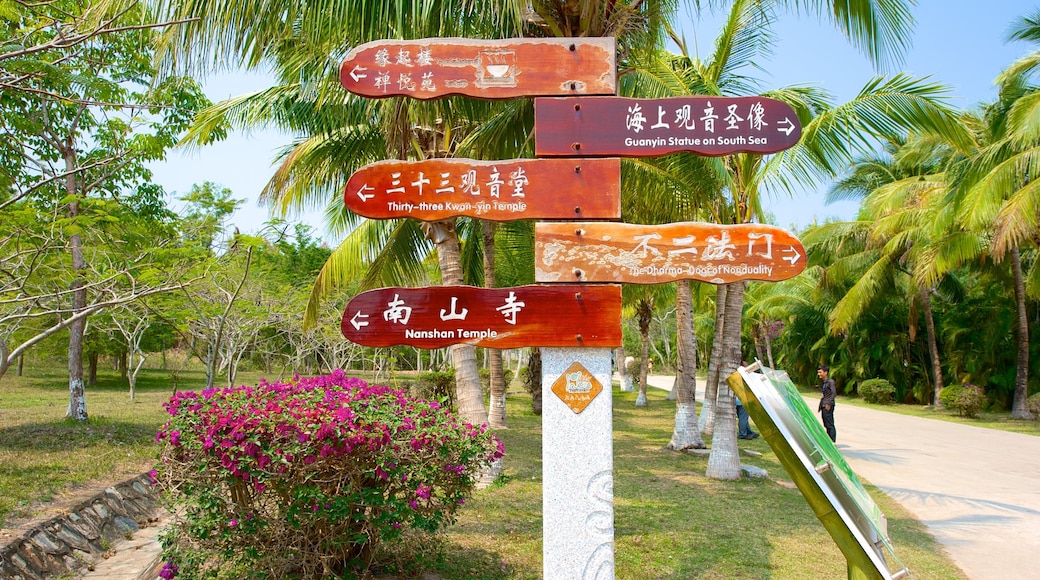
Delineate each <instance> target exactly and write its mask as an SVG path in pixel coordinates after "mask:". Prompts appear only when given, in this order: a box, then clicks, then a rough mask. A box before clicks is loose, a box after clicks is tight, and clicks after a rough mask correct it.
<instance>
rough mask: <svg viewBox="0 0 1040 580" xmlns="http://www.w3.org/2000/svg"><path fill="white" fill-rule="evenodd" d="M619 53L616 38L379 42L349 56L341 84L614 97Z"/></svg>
mask: <svg viewBox="0 0 1040 580" xmlns="http://www.w3.org/2000/svg"><path fill="white" fill-rule="evenodd" d="M614 53H615V42H614V39H613V38H527V39H519V38H514V39H505V40H474V39H468V38H429V39H422V40H378V41H375V42H368V43H365V44H362V45H361V46H358V47H356V48H354V49H353V50H351V51H350V52H349V53H348V54H347V57H346V59H344V61H343V64H342V65H341V66H340V82H341V83H342V84H343V86H344V87H345V88H346V89H347V90H348V91H350V92H352V93H355V94H358V95H361V96H365V97H372V98H383V97H393V96H404V97H411V98H413V99H423V100H425V99H435V98H438V97H443V96H446V95H465V96H470V97H479V98H484V99H506V98H514V97H526V96H538V95H613V94H615V93H616V92H617V71H616V66H615V56H614Z"/></svg>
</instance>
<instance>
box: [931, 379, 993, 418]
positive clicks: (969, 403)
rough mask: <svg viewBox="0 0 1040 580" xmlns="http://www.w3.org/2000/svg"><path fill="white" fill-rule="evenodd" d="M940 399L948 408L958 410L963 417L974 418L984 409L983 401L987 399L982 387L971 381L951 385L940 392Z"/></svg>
mask: <svg viewBox="0 0 1040 580" xmlns="http://www.w3.org/2000/svg"><path fill="white" fill-rule="evenodd" d="M939 400H940V401H942V402H943V404H944V405H946V407H947V408H949V409H953V410H954V411H957V414H958V415H960V416H961V417H969V418H974V417H977V416H978V415H979V411H980V410H982V403H984V402H985V401H986V394H985V393H984V392H983V391H982V387H978V386H976V385H973V384H971V383H965V384H963V385H950V386H948V387H945V388H943V390H942V391H940V392H939Z"/></svg>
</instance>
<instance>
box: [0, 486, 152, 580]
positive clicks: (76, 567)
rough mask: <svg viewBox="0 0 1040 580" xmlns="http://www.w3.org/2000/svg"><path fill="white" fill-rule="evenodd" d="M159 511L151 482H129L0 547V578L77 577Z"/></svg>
mask: <svg viewBox="0 0 1040 580" xmlns="http://www.w3.org/2000/svg"><path fill="white" fill-rule="evenodd" d="M160 511H161V507H160V506H159V497H158V492H157V490H156V489H155V488H154V487H153V486H152V484H151V476H150V475H149V474H147V473H144V474H141V475H138V476H136V477H132V478H130V479H128V480H126V481H123V482H122V483H118V484H116V485H114V486H112V487H109V488H108V489H106V490H105V491H103V492H101V493H99V494H98V495H96V496H94V497H93V498H91V499H88V500H86V501H83V502H81V503H80V504H78V505H75V506H73V507H72V508H71V509H69V510H68V511H67V512H65V513H64V514H63V515H59V516H55V517H52V518H50V519H48V520H45V521H43V522H40V523H39V524H36V525H33V526H31V527H29V528H27V529H26V530H25V531H24V532H22V534H21V535H20V536H18V537H17V538H14V539H13V540H11V541H9V542H8V543H7V544H6V545H3V546H0V578H10V579H12V580H45V579H47V578H54V577H56V576H59V575H70V574H81V573H83V572H85V571H86V570H88V569H89V568H90V567H91V565H92V564H93V563H94V562H96V561H98V560H99V559H100V558H101V557H102V556H103V555H104V554H105V553H106V552H108V551H109V550H110V549H111V548H112V547H113V546H114V545H116V544H118V543H120V542H122V541H124V540H127V539H129V538H131V537H133V534H134V532H137V531H138V530H140V529H141V526H143V525H146V524H148V523H149V522H152V521H154V520H155V519H156V518H157V517H158V515H159V513H160Z"/></svg>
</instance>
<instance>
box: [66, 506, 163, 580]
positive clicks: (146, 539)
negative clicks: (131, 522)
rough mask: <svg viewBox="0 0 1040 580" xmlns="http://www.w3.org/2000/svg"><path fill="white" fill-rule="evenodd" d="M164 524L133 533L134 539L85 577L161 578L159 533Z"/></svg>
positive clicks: (108, 579) (99, 579) (112, 579)
mask: <svg viewBox="0 0 1040 580" xmlns="http://www.w3.org/2000/svg"><path fill="white" fill-rule="evenodd" d="M162 526H163V521H161V520H160V521H159V522H157V523H155V524H153V525H150V526H148V527H147V528H142V529H140V530H138V531H137V532H135V533H134V537H133V538H131V539H129V540H126V541H125V542H120V543H119V544H116V546H115V547H114V548H113V549H112V555H111V556H109V557H108V558H106V559H104V560H101V561H100V562H97V563H96V564H95V566H94V569H93V570H91V571H90V572H87V573H86V574H84V575H83V576H82V578H84V579H88V580H145V579H146V578H147V579H148V580H155V578H157V577H158V574H159V566H158V564H159V557H160V556H161V555H162V554H161V553H162V547H161V546H160V545H159V532H160V530H161V528H162Z"/></svg>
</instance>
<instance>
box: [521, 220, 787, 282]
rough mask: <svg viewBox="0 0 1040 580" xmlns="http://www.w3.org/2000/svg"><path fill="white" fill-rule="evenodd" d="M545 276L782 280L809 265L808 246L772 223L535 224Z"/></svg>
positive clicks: (540, 273) (541, 277) (538, 267)
mask: <svg viewBox="0 0 1040 580" xmlns="http://www.w3.org/2000/svg"><path fill="white" fill-rule="evenodd" d="M534 236H535V258H534V259H535V280H536V281H538V282H626V283H630V284H660V283H664V282H674V281H676V280H700V281H702V282H710V283H712V284H729V283H731V282H737V281H740V280H763V281H770V282H776V281H779V280H786V279H788V278H791V277H793V276H796V275H798V274H799V273H800V272H801V271H802V270H804V269H805V248H803V247H802V243H801V242H799V241H798V239H797V238H795V237H794V236H793V235H791V234H790V233H788V232H787V231H786V230H783V229H781V228H778V227H776V226H770V225H765V224H740V225H719V224H710V223H696V222H687V223H672V224H662V225H654V226H646V225H637V224H619V223H602V222H585V223H580V222H567V223H538V224H536V225H535V234H534Z"/></svg>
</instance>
